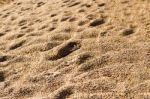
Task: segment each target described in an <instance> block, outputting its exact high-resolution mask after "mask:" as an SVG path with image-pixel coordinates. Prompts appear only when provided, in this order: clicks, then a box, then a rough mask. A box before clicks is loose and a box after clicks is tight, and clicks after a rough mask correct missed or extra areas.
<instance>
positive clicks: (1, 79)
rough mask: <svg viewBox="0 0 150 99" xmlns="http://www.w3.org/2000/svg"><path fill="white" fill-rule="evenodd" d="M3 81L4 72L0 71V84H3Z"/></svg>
mask: <svg viewBox="0 0 150 99" xmlns="http://www.w3.org/2000/svg"><path fill="white" fill-rule="evenodd" d="M4 80H5V77H4V72H2V71H0V82H3V81H4Z"/></svg>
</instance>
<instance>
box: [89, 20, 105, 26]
mask: <svg viewBox="0 0 150 99" xmlns="http://www.w3.org/2000/svg"><path fill="white" fill-rule="evenodd" d="M104 23H105V20H104V19H102V18H99V19H95V20H93V21H92V22H91V23H90V26H92V27H95V26H99V25H102V24H104Z"/></svg>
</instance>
